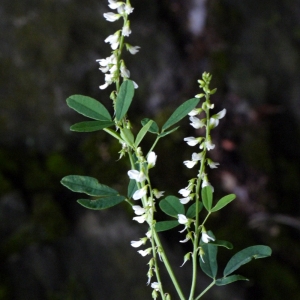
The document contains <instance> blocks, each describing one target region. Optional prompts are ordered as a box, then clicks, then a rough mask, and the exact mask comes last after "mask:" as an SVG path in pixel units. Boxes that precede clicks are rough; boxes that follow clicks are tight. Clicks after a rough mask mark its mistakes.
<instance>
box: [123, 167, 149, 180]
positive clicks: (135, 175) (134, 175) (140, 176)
mask: <svg viewBox="0 0 300 300" xmlns="http://www.w3.org/2000/svg"><path fill="white" fill-rule="evenodd" d="M127 174H128V176H129V178H130V179H134V180H135V181H137V182H142V181H144V180H145V179H146V176H145V174H144V173H143V172H139V171H137V170H129V171H128V172H127Z"/></svg>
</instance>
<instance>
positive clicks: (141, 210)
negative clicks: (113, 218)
mask: <svg viewBox="0 0 300 300" xmlns="http://www.w3.org/2000/svg"><path fill="white" fill-rule="evenodd" d="M132 209H133V210H134V213H135V214H136V215H138V216H140V215H142V214H144V213H145V212H146V210H145V208H143V207H141V206H139V205H133V206H132Z"/></svg>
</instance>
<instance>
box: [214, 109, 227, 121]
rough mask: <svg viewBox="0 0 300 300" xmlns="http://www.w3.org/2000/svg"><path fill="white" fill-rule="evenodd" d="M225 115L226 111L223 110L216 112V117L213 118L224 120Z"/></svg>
mask: <svg viewBox="0 0 300 300" xmlns="http://www.w3.org/2000/svg"><path fill="white" fill-rule="evenodd" d="M225 115H226V109H225V108H224V109H223V110H221V111H220V112H218V113H217V114H216V115H214V116H213V118H216V119H218V120H220V119H222V118H224V117H225Z"/></svg>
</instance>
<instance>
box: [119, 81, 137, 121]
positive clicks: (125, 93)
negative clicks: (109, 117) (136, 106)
mask: <svg viewBox="0 0 300 300" xmlns="http://www.w3.org/2000/svg"><path fill="white" fill-rule="evenodd" d="M133 95H134V85H133V82H132V81H131V80H125V81H123V83H122V84H121V87H120V91H119V93H118V96H117V101H116V119H117V121H121V120H122V118H123V117H124V116H125V114H126V113H127V111H128V109H129V107H130V104H131V101H132V98H133Z"/></svg>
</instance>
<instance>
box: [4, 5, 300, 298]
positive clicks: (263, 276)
mask: <svg viewBox="0 0 300 300" xmlns="http://www.w3.org/2000/svg"><path fill="white" fill-rule="evenodd" d="M132 6H133V7H134V8H135V10H134V13H133V14H132V15H131V16H130V20H131V27H132V30H133V33H132V35H131V36H130V37H129V39H128V41H129V42H130V43H131V44H133V45H139V46H141V50H140V52H139V53H138V54H136V55H135V56H131V55H128V54H125V55H124V59H125V61H126V64H127V66H128V68H129V70H130V71H131V78H132V79H133V80H135V81H136V82H137V83H138V84H139V89H138V90H137V91H136V97H135V100H134V103H133V107H132V110H131V111H130V112H129V117H130V119H131V120H132V122H133V125H134V126H137V125H138V123H139V121H140V120H141V119H142V118H143V117H152V118H155V120H156V121H157V122H158V123H159V124H162V123H163V122H164V121H165V120H166V119H167V118H168V116H169V115H170V113H171V112H172V111H173V110H174V108H175V107H176V106H178V105H179V104H180V103H182V102H183V101H184V100H187V99H189V98H192V97H193V96H194V95H195V94H197V93H199V90H198V89H197V87H198V84H197V79H199V78H200V77H201V74H202V72H203V71H209V72H211V73H212V74H213V76H214V77H213V82H212V87H217V88H218V92H217V94H216V95H214V97H213V101H214V102H215V104H216V112H217V111H219V110H221V109H223V108H224V107H225V108H226V109H227V115H226V118H225V119H223V120H222V121H221V123H220V125H219V126H218V127H217V129H215V130H214V135H213V138H214V142H215V143H216V145H217V149H216V150H214V151H213V152H212V153H211V155H212V156H211V157H212V158H213V160H215V161H218V162H220V164H221V165H220V167H219V168H218V169H217V170H214V171H213V172H211V174H210V178H211V181H212V183H213V185H214V186H215V189H216V195H218V196H223V195H225V194H226V193H236V195H237V200H235V201H234V202H233V204H232V205H230V206H229V207H227V208H225V209H224V210H222V211H221V212H220V213H218V214H216V215H215V216H213V217H212V218H211V220H210V221H209V224H208V226H209V229H212V230H213V231H214V233H215V235H216V236H217V237H218V238H220V239H225V240H230V241H231V242H232V243H233V245H234V249H233V250H230V251H229V250H223V249H220V253H219V256H220V270H222V268H223V267H224V265H225V264H226V261H227V260H228V259H229V258H230V257H231V256H232V254H233V253H235V252H236V251H239V250H241V249H243V248H245V247H247V246H251V245H254V244H265V245H269V246H270V247H271V248H272V249H273V254H272V257H271V258H268V259H263V260H258V261H254V262H252V263H250V264H249V265H246V266H244V267H242V268H241V270H240V271H239V274H242V275H244V276H246V277H248V278H250V281H249V282H238V283H234V284H232V285H230V286H229V287H228V288H227V287H221V288H214V289H213V291H212V292H211V293H208V294H207V297H206V299H273V300H276V299H278V300H281V299H299V298H300V286H299V279H300V278H299V272H300V250H299V249H300V240H299V237H300V236H299V229H300V220H299V213H300V206H299V203H300V202H299V200H300V199H299V198H300V184H299V179H300V176H299V175H300V174H299V172H300V145H299V138H300V134H299V121H300V55H299V53H300V2H299V0H285V1H272V0H265V1H261V0H250V1H239V0H210V1H206V2H205V1H201V0H169V1H167V0H157V1H154V0H152V1H151V0H140V1H137V0H132ZM108 11H109V9H108V7H107V3H106V1H96V0H84V1H83V0H52V1H51V0H38V1H37V0H22V1H17V0H14V1H11V0H2V1H1V4H0V84H1V85H0V99H1V100H0V101H1V102H0V103H1V110H0V125H1V126H0V137H1V141H0V259H1V264H0V299H1V300H2V299H3V300H6V299H20V300H21V299H22V300H27V299H49V300H50V299H51V300H52V299H84V300H87V299H91V300H94V299H97V300H99V299H104V300H110V299H150V293H149V292H150V290H149V288H148V287H147V286H146V281H147V278H146V276H145V275H144V274H146V272H147V266H146V263H147V262H148V261H147V259H144V258H142V257H140V255H139V254H137V253H136V250H135V249H133V248H132V247H130V241H131V240H137V239H138V238H140V237H142V236H143V235H144V234H145V232H146V230H147V229H146V228H141V227H142V226H137V224H135V223H134V222H132V221H131V218H132V212H131V211H130V210H128V209H127V206H125V205H124V206H122V205H120V206H118V207H116V208H114V209H110V210H108V211H101V212H92V211H88V210H86V209H84V208H83V207H81V206H79V205H78V204H77V203H76V199H77V198H76V197H77V195H75V194H73V193H71V192H69V191H68V190H66V189H65V188H64V187H62V186H61V185H60V179H61V178H62V177H63V176H65V175H69V174H84V175H89V176H94V177H97V178H99V181H100V182H102V183H104V184H108V185H111V186H112V187H114V188H117V189H118V190H120V191H125V190H126V184H127V180H128V178H127V176H126V172H127V170H128V165H127V163H126V162H125V160H121V161H119V162H117V163H116V160H117V159H118V154H117V151H119V150H120V145H119V144H118V143H116V142H114V141H112V140H111V139H110V138H109V137H108V136H106V135H105V134H104V133H102V132H100V133H90V134H80V133H74V132H72V133H71V132H70V131H69V126H70V125H71V124H73V123H74V122H76V121H80V120H83V118H82V117H81V116H79V115H77V114H76V113H75V112H74V111H72V110H71V109H69V108H68V107H67V105H66V102H65V99H66V98H67V97H69V96H70V95H72V94H84V95H88V96H91V97H94V98H96V99H98V100H100V101H101V102H102V103H103V104H105V105H106V107H110V100H109V97H108V96H109V92H110V91H111V90H110V89H107V90H105V91H104V92H102V91H100V90H99V88H98V86H99V85H101V84H103V82H104V79H103V78H104V76H103V74H102V73H101V72H100V71H99V70H98V65H97V63H96V62H95V60H96V59H99V58H104V57H106V56H108V55H109V54H110V49H109V46H108V45H107V44H105V43H104V39H105V38H106V37H107V36H108V35H109V34H112V33H113V32H114V30H115V29H119V28H120V26H121V22H116V23H113V24H112V23H108V22H106V21H105V19H104V18H103V17H102V14H103V13H104V12H108ZM194 134H195V132H194V130H193V128H191V127H190V126H189V124H188V120H187V119H185V120H183V121H182V122H181V128H180V129H179V130H178V131H176V132H175V133H173V134H172V135H170V136H168V138H166V139H165V140H163V141H162V142H161V143H160V144H159V145H158V147H157V150H156V152H157V154H158V161H157V166H156V167H155V168H154V169H153V170H152V173H153V176H154V179H153V183H154V185H155V186H156V187H157V188H158V189H160V190H166V192H167V193H171V194H174V195H177V191H178V190H179V189H180V188H183V187H185V186H186V185H187V180H188V179H189V178H190V177H191V176H194V175H195V174H194V173H193V171H189V170H187V169H186V168H184V167H183V164H182V161H183V160H186V159H189V157H190V155H191V152H192V150H193V149H192V148H190V147H186V145H185V143H184V142H183V138H184V137H186V136H191V135H194ZM150 142H151V136H150V137H149V139H148V140H146V141H145V145H144V146H145V147H147V146H148V145H149V144H150ZM159 217H162V216H159ZM179 239H182V235H178V234H177V230H172V231H170V232H167V233H166V234H164V235H163V240H164V243H165V245H166V248H167V249H169V250H168V252H169V254H170V255H171V260H172V261H174V264H175V266H179V265H181V263H182V257H183V255H184V254H185V253H186V252H188V251H189V247H188V245H184V246H182V245H179V243H178V240H179ZM162 269H163V267H162ZM175 271H176V273H179V274H180V278H181V280H182V282H183V283H182V285H183V289H184V290H186V289H187V288H188V283H189V276H190V275H189V274H190V269H189V266H188V265H186V266H184V267H182V268H177V267H175ZM207 284H208V281H207V278H200V279H199V290H201V287H202V286H205V285H207ZM167 290H172V285H171V284H170V283H167ZM147 297H148V298H147ZM173 298H174V299H176V297H175V296H174V297H173ZM173 298H172V299H173Z"/></svg>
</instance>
